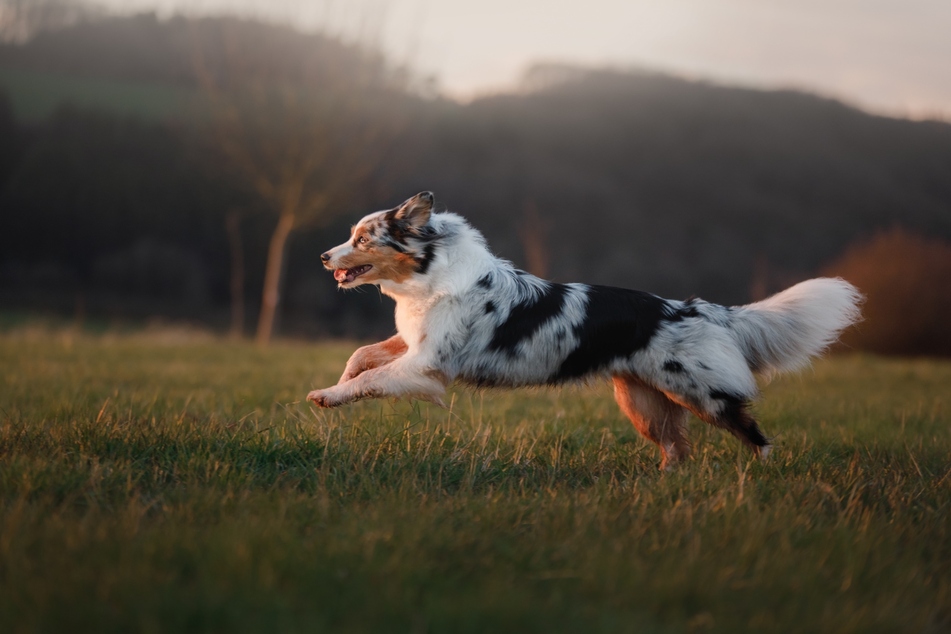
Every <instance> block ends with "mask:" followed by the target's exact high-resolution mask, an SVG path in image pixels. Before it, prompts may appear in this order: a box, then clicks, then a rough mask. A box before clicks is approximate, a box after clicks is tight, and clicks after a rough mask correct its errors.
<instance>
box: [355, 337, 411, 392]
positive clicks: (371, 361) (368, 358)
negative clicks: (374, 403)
mask: <svg viewBox="0 0 951 634" xmlns="http://www.w3.org/2000/svg"><path fill="white" fill-rule="evenodd" d="M406 350H407V346H406V342H405V341H403V338H402V337H400V336H399V335H393V336H392V337H390V338H389V339H387V340H386V341H381V342H380V343H374V344H372V345H369V346H363V347H362V348H357V350H356V351H355V352H354V353H353V354H352V355H351V356H350V360H349V361H347V368H346V369H345V370H344V372H343V375H342V376H341V377H340V381H339V383H344V382H346V381H349V380H350V379H352V378H354V377H357V376H359V375H361V374H363V373H364V372H366V371H367V370H372V369H373V368H378V367H380V366H381V365H386V364H387V363H392V362H393V361H394V360H396V359H398V358H399V357H401V356H403V355H404V354H405V353H406Z"/></svg>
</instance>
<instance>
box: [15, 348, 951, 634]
mask: <svg viewBox="0 0 951 634" xmlns="http://www.w3.org/2000/svg"><path fill="white" fill-rule="evenodd" d="M351 350H352V346H351V345H342V344H333V345H323V346H318V345H315V344H309V343H289V342H288V343H282V344H279V345H276V346H274V347H273V348H271V349H269V350H266V351H262V350H258V349H256V348H254V347H252V346H251V345H249V344H231V343H226V342H221V341H215V340H213V339H207V338H202V337H194V336H189V335H183V336H176V335H174V334H169V335H163V336H158V335H149V336H144V335H142V336H139V335H123V336H108V335H106V336H96V337H93V336H89V335H86V336H77V335H73V334H69V333H67V332H64V333H59V334H50V333H45V334H44V333H42V332H39V333H33V334H30V333H29V332H25V331H24V332H20V333H19V334H16V333H8V334H6V335H2V336H0V371H2V374H3V381H2V385H0V414H2V421H0V623H2V624H3V625H2V626H0V629H2V631H4V632H34V631H48V632H75V631H96V632H110V631H123V632H128V631H143V632H151V631H156V632H158V631H175V632H178V631H192V632H205V631H218V632H246V631H248V632H253V631H266V632H278V631H280V632H293V631H300V632H319V631H340V632H440V631H451V632H484V631H522V632H559V631H569V632H577V631H584V632H685V631H699V632H708V631H709V632H735V631H757V632H763V631H790V632H807V631H823V632H877V631H881V632H889V631H902V632H942V631H947V630H948V628H951V425H949V423H951V405H949V398H951V363H949V362H936V361H903V360H883V359H878V358H872V357H860V356H849V357H840V358H836V359H832V360H828V361H822V362H820V363H818V364H817V365H816V367H815V369H814V370H812V371H808V372H805V373H803V374H802V375H800V376H797V377H789V378H785V379H782V380H777V381H775V382H774V383H772V384H771V385H769V386H768V387H766V388H765V398H764V400H763V401H762V402H761V404H760V405H759V407H758V413H759V416H760V418H761V420H762V421H763V426H764V428H765V429H766V431H767V433H768V434H771V435H773V436H774V437H775V441H776V445H777V448H776V452H775V453H774V455H773V458H772V459H771V460H770V462H768V463H766V464H759V463H755V462H751V461H750V460H749V459H748V457H747V455H746V454H745V453H744V452H743V451H742V449H741V448H740V446H739V444H738V443H737V442H736V441H735V440H734V439H732V438H731V437H728V436H727V435H725V434H723V433H721V432H718V431H716V430H712V429H708V428H705V427H704V426H702V424H701V423H699V422H696V421H694V424H693V425H692V429H691V431H692V436H693V439H694V440H695V441H696V450H695V456H694V458H693V459H692V460H691V461H689V462H688V463H687V464H686V465H684V466H683V467H682V469H681V470H680V471H678V472H676V473H672V474H662V473H659V472H658V471H657V464H658V458H659V456H658V455H657V453H656V452H655V450H653V449H652V448H651V447H648V446H647V444H646V443H645V442H643V441H642V440H641V439H640V438H639V437H638V436H637V435H636V433H635V432H634V431H633V429H632V428H631V427H630V425H629V424H628V423H627V422H626V420H625V419H623V418H622V416H621V415H620V413H619V412H618V411H617V409H616V407H615V405H614V403H613V401H612V399H611V397H610V392H609V390H608V388H607V386H598V387H592V388H590V389H589V388H585V389H581V388H577V389H565V390H560V391H521V392H487V393H485V394H480V393H473V392H469V391H464V390H459V391H457V392H456V393H455V395H454V397H453V400H452V407H451V410H450V411H446V410H442V409H439V408H437V407H431V406H428V405H415V406H414V405H409V404H402V403H397V404H394V403H390V402H379V401H378V402H368V403H362V404H359V405H355V406H351V407H347V408H344V409H341V410H337V411H331V412H323V411H314V410H312V409H311V408H310V407H309V406H308V405H306V404H305V403H302V402H301V399H302V397H303V395H305V394H306V393H307V391H308V390H309V389H310V388H312V387H315V386H322V385H325V384H329V383H331V382H333V381H334V380H335V378H336V375H337V374H338V373H339V372H340V370H341V369H342V367H343V362H344V361H345V359H346V357H347V355H348V353H349V352H350V351H351Z"/></svg>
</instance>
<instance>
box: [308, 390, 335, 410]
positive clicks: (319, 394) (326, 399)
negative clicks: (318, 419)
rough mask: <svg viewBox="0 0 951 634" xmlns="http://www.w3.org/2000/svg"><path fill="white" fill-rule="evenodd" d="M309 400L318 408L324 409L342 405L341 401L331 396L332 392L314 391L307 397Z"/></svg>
mask: <svg viewBox="0 0 951 634" xmlns="http://www.w3.org/2000/svg"><path fill="white" fill-rule="evenodd" d="M307 400H308V401H310V402H311V403H313V404H314V405H316V406H317V407H324V408H330V407H337V406H339V405H340V404H341V403H340V401H338V400H337V399H335V398H333V397H332V396H331V394H330V390H314V391H313V392H311V393H310V394H308V395H307Z"/></svg>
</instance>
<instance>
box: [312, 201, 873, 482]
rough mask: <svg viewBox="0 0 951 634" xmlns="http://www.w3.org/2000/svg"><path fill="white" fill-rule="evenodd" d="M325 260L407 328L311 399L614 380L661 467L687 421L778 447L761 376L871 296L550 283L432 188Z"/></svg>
mask: <svg viewBox="0 0 951 634" xmlns="http://www.w3.org/2000/svg"><path fill="white" fill-rule="evenodd" d="M320 257H321V260H322V261H323V264H324V266H325V267H326V268H327V269H328V270H331V271H333V274H334V278H335V279H336V281H337V283H338V286H339V288H354V287H356V286H359V285H361V284H376V285H377V286H379V287H380V290H381V291H382V292H383V293H385V294H386V295H388V296H390V297H392V298H393V299H394V300H396V330H397V333H398V334H396V335H394V336H393V337H391V338H389V339H387V340H386V341H383V342H381V343H377V344H373V345H369V346H364V347H362V348H359V349H358V350H357V351H356V352H354V353H353V356H352V357H350V360H349V361H348V362H347V366H346V369H345V370H344V372H343V375H342V376H341V377H340V381H339V382H338V383H337V385H335V386H333V387H329V388H326V389H322V390H314V391H313V392H311V393H310V394H308V396H307V398H308V399H309V400H310V401H312V402H313V403H314V404H315V405H317V406H318V407H338V406H340V405H345V404H347V403H352V402H354V401H358V400H360V399H365V398H383V397H404V398H417V399H423V400H428V401H432V402H434V403H438V404H440V405H442V396H443V395H444V393H445V390H446V387H447V386H448V385H449V384H450V383H452V382H454V381H461V382H464V383H468V384H471V385H474V386H477V387H521V386H529V385H559V384H562V383H568V382H577V381H585V380H591V379H596V378H601V377H604V378H608V377H610V378H611V379H613V381H614V397H615V399H616V400H617V402H618V405H620V407H621V410H622V411H623V412H624V414H626V415H627V417H628V418H630V419H631V422H633V423H634V426H635V427H636V428H637V430H638V431H639V432H640V433H641V434H643V435H644V436H645V437H646V438H647V439H648V440H650V441H651V442H653V443H655V444H656V445H657V446H658V447H659V448H660V451H661V454H662V456H663V460H662V462H661V468H662V469H671V468H672V467H673V466H674V465H675V464H676V463H678V462H680V461H681V460H683V459H684V458H685V457H687V455H688V454H689V452H690V442H689V440H688V438H687V429H686V423H687V413H688V412H693V413H694V414H695V415H696V416H697V417H698V418H700V419H701V420H702V421H704V422H706V423H709V424H711V425H714V426H716V427H721V428H723V429H726V430H727V431H729V432H730V433H732V434H733V435H734V436H736V437H737V438H739V439H740V440H741V441H742V442H743V443H745V444H746V445H747V446H748V447H749V448H750V449H751V450H752V451H753V453H754V454H755V455H757V456H758V457H760V458H766V456H768V455H769V452H770V449H771V445H770V442H769V440H768V439H767V438H766V436H764V435H763V432H762V431H761V430H760V427H759V425H758V424H757V422H756V420H755V419H754V418H753V416H752V415H751V414H750V411H749V405H750V403H751V401H752V400H753V399H754V398H755V397H756V396H757V385H756V380H755V375H757V374H766V375H769V374H774V373H777V372H785V371H791V370H797V369H800V368H803V367H805V366H806V365H808V363H809V360H810V358H811V357H814V356H816V355H819V354H820V353H822V352H823V351H824V350H825V349H826V348H827V347H828V346H829V345H830V344H832V343H833V342H835V341H836V339H837V338H838V336H839V333H840V332H841V331H842V330H843V329H845V328H847V327H848V326H850V325H851V324H853V323H855V322H856V321H858V320H859V318H860V315H859V304H860V302H861V299H862V296H861V295H860V294H859V292H858V290H856V288H855V287H854V286H852V285H851V284H849V283H848V282H845V281H843V280H841V279H828V278H820V279H813V280H808V281H805V282H801V283H799V284H797V285H795V286H793V287H791V288H789V289H787V290H785V291H783V292H781V293H779V294H777V295H774V296H772V297H770V298H768V299H765V300H763V301H760V302H756V303H753V304H749V305H746V306H734V307H727V306H720V305H717V304H711V303H708V302H705V301H702V300H699V299H688V300H686V301H676V300H668V299H662V298H660V297H657V296H656V295H651V294H650V293H645V292H642V291H634V290H627V289H622V288H612V287H608V286H593V285H588V284H556V283H553V282H548V281H545V280H542V279H539V278H537V277H534V276H532V275H529V274H528V273H526V272H524V271H520V270H518V269H516V268H515V267H514V266H513V265H512V264H511V263H510V262H507V261H505V260H502V259H499V258H497V257H495V256H494V255H492V253H491V252H490V251H489V249H488V247H487V245H486V241H485V239H484V238H483V236H482V234H480V233H479V232H478V231H477V230H475V229H474V228H472V227H471V226H470V225H469V224H468V223H467V222H466V221H465V220H464V219H463V218H461V217H460V216H458V215H456V214H454V213H448V212H447V213H433V195H432V194H431V193H430V192H423V193H420V194H417V195H416V196H413V197H412V198H410V199H409V200H407V201H406V202H404V203H403V204H402V205H400V206H398V207H395V208H393V209H390V210H387V211H379V212H376V213H372V214H370V215H368V216H366V217H364V218H363V219H362V220H360V222H358V223H357V225H356V226H355V227H353V230H352V231H351V236H350V239H349V240H347V242H345V243H344V244H341V245H340V246H337V247H334V248H333V249H331V250H329V251H327V252H326V253H324V254H322V255H321V256H320Z"/></svg>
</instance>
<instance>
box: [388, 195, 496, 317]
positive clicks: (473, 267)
mask: <svg viewBox="0 0 951 634" xmlns="http://www.w3.org/2000/svg"><path fill="white" fill-rule="evenodd" d="M432 224H433V225H434V227H435V228H436V231H437V233H438V235H439V237H438V238H437V239H436V250H435V252H434V255H433V259H432V262H431V263H430V265H429V267H428V269H427V270H426V272H425V273H417V274H414V275H413V276H411V277H410V278H409V279H407V280H404V281H402V282H399V283H397V282H393V281H390V280H383V281H381V282H380V290H381V291H382V292H383V294H384V295H387V296H388V297H391V298H393V300H395V301H396V303H397V305H398V306H399V305H401V304H403V305H405V307H406V308H409V307H410V305H412V306H413V307H414V308H415V309H416V310H425V309H426V308H427V307H429V306H432V305H433V304H434V303H435V302H438V301H440V299H442V298H445V297H452V296H460V295H462V294H464V293H465V292H466V291H468V290H469V289H471V288H472V286H473V285H475V284H476V283H477V281H478V280H479V278H481V277H483V276H484V275H485V274H486V273H488V272H490V271H493V270H495V269H497V268H499V266H501V265H503V262H502V261H501V260H499V259H498V258H496V257H495V256H494V255H492V253H490V252H489V249H488V247H487V246H486V242H485V238H484V237H483V236H482V234H481V233H479V232H478V231H477V230H476V229H474V228H472V227H471V226H470V225H469V224H468V223H467V222H466V221H465V220H463V219H462V218H461V217H460V216H457V215H455V214H451V213H441V214H434V215H433V218H432Z"/></svg>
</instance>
